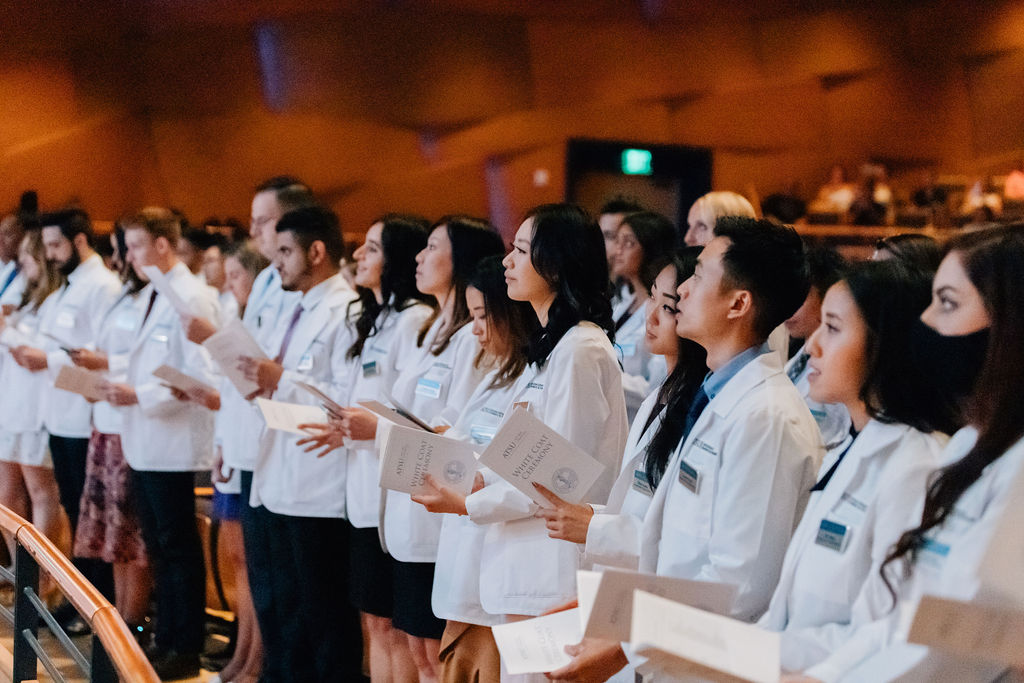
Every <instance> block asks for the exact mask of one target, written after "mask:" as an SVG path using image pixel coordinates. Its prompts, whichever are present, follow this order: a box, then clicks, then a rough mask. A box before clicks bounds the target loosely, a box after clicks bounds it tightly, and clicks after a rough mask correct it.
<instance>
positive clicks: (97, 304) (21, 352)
mask: <svg viewBox="0 0 1024 683" xmlns="http://www.w3.org/2000/svg"><path fill="white" fill-rule="evenodd" d="M39 225H41V226H42V230H43V245H44V247H45V249H46V258H47V260H48V261H50V262H51V263H53V264H54V265H56V266H57V268H58V269H59V270H60V273H61V275H63V276H64V278H65V279H66V282H65V284H64V285H63V286H62V287H61V288H60V289H58V290H57V291H56V292H54V293H53V294H52V295H51V296H54V297H57V305H55V306H53V307H51V308H49V309H48V311H47V313H46V315H45V316H44V317H43V319H42V320H41V321H40V323H39V330H40V332H41V333H42V334H43V336H45V337H46V338H47V342H46V344H45V345H44V346H45V348H41V349H40V348H33V347H29V346H19V347H18V348H16V349H14V350H13V351H12V352H11V355H12V356H13V358H14V360H15V361H16V362H17V363H18V364H19V365H21V366H22V367H24V368H26V369H28V370H31V371H33V372H49V373H50V375H51V376H52V378H53V379H56V377H57V373H58V372H59V371H60V368H61V366H63V365H70V364H71V358H70V356H69V355H68V351H69V350H73V349H80V348H83V347H86V346H88V345H89V344H92V343H93V342H94V340H95V339H96V337H97V335H98V333H99V325H100V323H101V321H102V320H103V314H104V313H105V312H106V311H107V310H108V309H109V308H110V307H111V306H112V305H113V304H114V302H115V301H116V300H117V297H118V296H119V294H120V292H121V282H120V280H119V279H118V278H117V276H116V275H115V274H114V273H112V272H110V271H109V270H107V268H106V267H105V266H104V265H103V260H102V259H101V258H100V256H99V254H97V253H96V251H95V250H94V249H93V231H92V223H91V222H90V220H89V216H88V214H87V213H86V212H85V211H82V210H81V209H66V210H63V211H57V212H54V213H49V214H43V215H42V216H40V217H39ZM41 409H42V411H43V424H44V426H45V427H46V431H47V432H49V434H50V453H51V455H52V457H53V474H54V476H55V477H56V479H57V487H58V489H59V490H60V502H61V505H62V506H63V507H64V511H65V512H66V513H67V515H68V520H69V521H70V522H71V533H72V537H73V536H74V533H75V530H76V529H77V528H78V504H79V500H80V499H81V497H82V489H83V487H84V486H85V460H86V453H87V451H88V448H89V436H90V434H91V432H92V406H91V405H90V404H89V403H88V402H87V401H86V400H85V399H84V398H82V397H81V396H79V395H78V394H72V393H69V392H67V391H62V390H60V389H56V388H51V389H50V390H49V391H48V394H47V396H46V400H45V401H44V402H43V406H42V408H41ZM75 565H76V566H77V567H78V568H79V570H80V571H81V572H82V574H83V575H85V577H86V578H87V579H88V580H89V581H90V582H91V583H92V584H93V585H94V586H96V588H98V589H99V590H100V591H102V592H103V594H104V595H105V596H106V597H107V598H109V599H110V600H113V599H114V580H113V575H112V572H111V568H110V565H109V564H108V563H105V562H102V561H101V560H84V559H82V560H75ZM83 626H84V624H83V625H80V626H78V628H79V629H81V628H82V627H83Z"/></svg>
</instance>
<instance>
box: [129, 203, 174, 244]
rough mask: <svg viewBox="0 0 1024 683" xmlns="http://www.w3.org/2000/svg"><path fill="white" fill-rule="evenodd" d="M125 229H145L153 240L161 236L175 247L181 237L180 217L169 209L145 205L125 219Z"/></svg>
mask: <svg viewBox="0 0 1024 683" xmlns="http://www.w3.org/2000/svg"><path fill="white" fill-rule="evenodd" d="M124 228H125V231H128V230H131V229H133V228H138V229H142V230H145V231H146V232H148V233H149V235H150V236H151V237H152V238H153V239H154V240H155V239H157V238H158V237H163V238H164V239H166V240H167V241H168V242H170V243H171V246H172V247H175V248H177V246H178V240H180V239H181V218H180V217H179V216H177V215H176V214H174V213H173V212H172V211H170V210H169V209H164V208H160V207H158V206H147V207H146V208H144V209H142V210H140V211H139V212H138V213H137V214H135V215H134V216H133V217H131V218H129V219H128V220H127V221H125V224H124Z"/></svg>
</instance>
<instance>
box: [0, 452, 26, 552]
mask: <svg viewBox="0 0 1024 683" xmlns="http://www.w3.org/2000/svg"><path fill="white" fill-rule="evenodd" d="M0 504H2V505H4V506H6V507H8V508H10V509H11V511H12V512H14V513H15V514H16V515H19V516H21V517H24V518H25V519H28V518H29V504H28V491H27V490H26V488H25V481H24V479H22V477H21V466H20V465H18V464H16V463H12V462H4V461H0ZM4 542H5V543H7V550H8V551H9V552H10V553H11V560H12V563H13V560H14V538H13V537H9V536H8V535H7V534H4Z"/></svg>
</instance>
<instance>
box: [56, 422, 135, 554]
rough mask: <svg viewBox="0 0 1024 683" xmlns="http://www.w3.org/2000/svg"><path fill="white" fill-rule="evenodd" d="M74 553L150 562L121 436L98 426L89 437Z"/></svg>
mask: <svg viewBox="0 0 1024 683" xmlns="http://www.w3.org/2000/svg"><path fill="white" fill-rule="evenodd" d="M80 508H81V509H80V512H79V517H78V531H77V532H76V533H75V545H74V552H73V554H74V556H75V557H85V558H92V559H99V560H103V561H104V562H122V563H126V564H135V565H140V566H145V565H147V564H148V563H149V559H148V557H147V555H146V544H145V543H144V542H143V540H142V531H141V530H140V528H139V517H138V513H137V512H136V509H135V498H134V495H133V492H132V487H131V469H130V468H129V467H128V463H127V462H126V461H125V459H124V453H123V452H122V451H121V437H120V436H119V435H117V434H101V433H100V432H97V431H96V430H95V429H94V430H93V432H92V437H91V438H90V439H89V455H88V458H87V460H86V464H85V488H84V490H83V491H82V500H81V503H80Z"/></svg>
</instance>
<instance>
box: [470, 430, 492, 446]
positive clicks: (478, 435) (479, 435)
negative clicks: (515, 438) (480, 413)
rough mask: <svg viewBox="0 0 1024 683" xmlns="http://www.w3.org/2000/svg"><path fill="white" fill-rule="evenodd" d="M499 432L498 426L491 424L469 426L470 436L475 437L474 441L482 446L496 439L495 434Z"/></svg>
mask: <svg viewBox="0 0 1024 683" xmlns="http://www.w3.org/2000/svg"><path fill="white" fill-rule="evenodd" d="M497 433H498V428H497V427H494V426H491V425H473V426H471V427H470V428H469V436H470V438H471V439H473V443H475V444H479V445H481V446H486V445H487V444H489V443H490V442H491V441H493V440H494V435H495V434H497Z"/></svg>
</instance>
